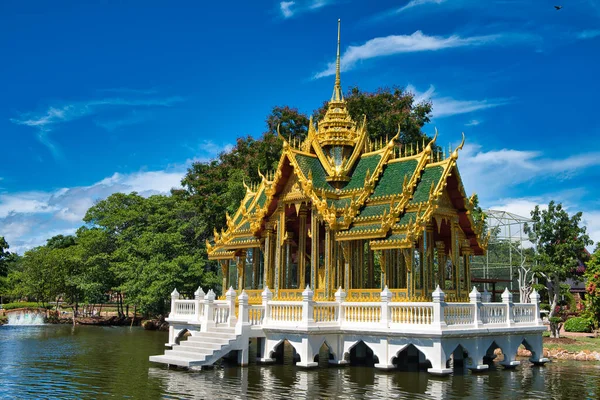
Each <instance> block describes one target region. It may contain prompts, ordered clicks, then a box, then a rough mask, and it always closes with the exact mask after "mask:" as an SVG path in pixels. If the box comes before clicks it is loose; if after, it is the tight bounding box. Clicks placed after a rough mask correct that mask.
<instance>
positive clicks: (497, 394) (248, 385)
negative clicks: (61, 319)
mask: <svg viewBox="0 0 600 400" xmlns="http://www.w3.org/2000/svg"><path fill="white" fill-rule="evenodd" d="M166 340H167V334H166V333H164V332H149V331H144V330H143V329H141V328H124V327H119V328H112V327H91V326H77V327H72V326H65V325H62V326H61V325H46V326H32V327H24V326H16V327H12V326H4V327H0V399H30V398H31V399H57V398H78V399H79V398H105V397H115V398H136V399H156V398H166V399H192V398H198V399H238V398H239V399H241V398H251V399H281V398H288V399H290V400H292V399H294V400H295V399H303V398H308V399H316V398H340V399H373V398H379V399H388V398H410V399H495V398H498V399H499V398H502V399H551V398H552V399H559V398H568V399H594V400H596V399H600V363H593V362H585V363H577V362H564V361H560V362H555V363H551V364H548V365H547V366H545V367H532V366H530V364H529V363H528V362H524V363H523V365H522V366H520V367H518V368H517V369H515V370H504V369H502V368H501V367H500V366H496V365H493V366H492V368H491V369H490V371H488V372H484V373H481V374H471V373H470V372H465V371H459V370H455V373H454V375H452V376H450V377H445V378H438V377H433V376H431V375H429V374H427V373H426V372H416V371H413V372H405V371H402V372H398V371H394V372H383V371H378V370H375V369H373V368H369V367H327V364H324V365H323V367H322V368H318V369H312V370H303V369H300V368H296V367H294V366H293V365H291V364H290V361H291V360H290V359H289V357H288V358H287V359H286V362H285V363H284V364H277V365H269V366H263V365H250V366H249V367H246V368H240V367H237V366H235V365H227V364H225V363H223V364H222V365H220V366H217V367H215V368H213V369H208V370H203V371H187V370H182V369H168V368H166V367H163V366H160V365H155V364H151V363H149V362H148V356H150V355H153V354H162V352H163V351H164V343H165V342H166ZM323 359H324V358H323Z"/></svg>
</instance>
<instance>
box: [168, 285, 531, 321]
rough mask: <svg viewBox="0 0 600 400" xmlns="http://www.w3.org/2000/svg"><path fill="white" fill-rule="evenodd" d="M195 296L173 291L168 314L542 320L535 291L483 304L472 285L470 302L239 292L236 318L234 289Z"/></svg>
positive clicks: (436, 296) (185, 317)
mask: <svg viewBox="0 0 600 400" xmlns="http://www.w3.org/2000/svg"><path fill="white" fill-rule="evenodd" d="M194 294H195V299H194V300H183V299H180V295H179V293H178V292H177V291H176V290H175V291H173V293H172V294H171V314H170V315H169V318H170V319H172V320H175V321H185V322H187V323H200V324H201V325H202V327H203V328H202V329H209V327H210V326H214V325H215V324H229V325H230V326H236V324H237V323H238V322H239V323H242V324H245V325H249V326H256V327H260V326H274V327H277V326H278V325H283V326H285V325H286V324H288V323H293V324H295V325H298V323H301V324H303V326H305V327H306V328H307V329H311V327H315V328H318V327H319V326H323V327H325V326H326V327H328V328H331V327H336V326H337V327H340V328H343V327H344V326H345V325H348V326H349V327H350V328H351V327H352V326H354V325H358V326H362V327H364V329H371V330H388V329H391V330H394V329H400V326H403V325H415V326H421V327H424V329H427V330H437V331H443V330H444V329H447V328H448V327H451V328H452V329H456V328H457V327H460V328H462V329H467V328H473V329H477V328H482V327H486V326H490V327H499V326H513V324H519V326H523V325H527V326H528V325H532V326H536V325H539V324H540V322H539V317H538V308H539V304H538V303H539V295H537V293H534V295H533V296H532V301H533V302H532V303H512V298H511V297H510V293H509V292H508V291H505V293H504V294H503V302H502V303H490V302H481V299H482V297H486V296H481V295H480V293H479V292H478V291H477V289H476V288H473V291H472V292H471V293H470V300H471V302H470V303H446V302H445V301H444V293H443V292H442V291H441V290H436V292H434V293H433V295H432V297H433V302H392V301H390V299H391V296H389V294H390V293H389V290H388V289H384V290H383V291H382V292H381V301H379V302H346V301H345V299H346V294H345V292H344V291H343V290H342V289H341V288H340V289H339V290H338V291H337V292H336V295H335V297H336V301H313V300H312V299H313V293H312V291H311V290H310V289H309V288H307V289H306V290H305V291H304V292H303V301H273V300H272V295H271V292H270V291H269V290H268V289H265V291H264V292H263V293H262V300H263V302H262V304H259V305H249V304H248V296H247V294H246V293H243V294H242V295H241V297H240V298H239V303H240V305H241V306H240V312H242V314H240V316H239V320H236V318H235V316H236V311H235V307H236V305H235V298H236V295H235V292H234V291H233V289H230V290H229V291H228V296H226V297H228V299H227V300H222V301H216V300H215V293H214V292H213V291H212V290H209V292H208V293H206V294H205V293H204V292H203V291H202V290H201V289H200V288H198V290H197V291H196V293H194ZM536 295H537V297H536ZM486 300H487V299H486ZM242 303H243V304H242ZM246 313H247V315H246ZM361 329H362V328H361Z"/></svg>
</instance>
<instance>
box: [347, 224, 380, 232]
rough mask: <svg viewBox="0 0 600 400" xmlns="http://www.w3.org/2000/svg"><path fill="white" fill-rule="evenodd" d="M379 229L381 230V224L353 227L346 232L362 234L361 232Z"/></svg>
mask: <svg viewBox="0 0 600 400" xmlns="http://www.w3.org/2000/svg"><path fill="white" fill-rule="evenodd" d="M379 228H381V224H371V225H363V226H353V227H352V228H350V229H348V230H347V231H346V232H361V231H368V230H370V229H379Z"/></svg>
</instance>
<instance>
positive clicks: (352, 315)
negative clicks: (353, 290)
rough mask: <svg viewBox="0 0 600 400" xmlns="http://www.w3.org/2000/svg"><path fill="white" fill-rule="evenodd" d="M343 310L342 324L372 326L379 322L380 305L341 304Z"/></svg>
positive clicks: (361, 303)
mask: <svg viewBox="0 0 600 400" xmlns="http://www.w3.org/2000/svg"><path fill="white" fill-rule="evenodd" d="M340 305H341V307H343V308H344V321H341V322H342V323H344V322H349V323H353V324H361V323H364V324H372V323H379V322H380V321H381V303H366V302H365V303H363V302H356V303H354V302H352V303H350V302H348V303H341V304H340Z"/></svg>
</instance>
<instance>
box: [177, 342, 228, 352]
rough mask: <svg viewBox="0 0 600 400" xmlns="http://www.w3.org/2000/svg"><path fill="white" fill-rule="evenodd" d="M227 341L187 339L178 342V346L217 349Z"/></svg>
mask: <svg viewBox="0 0 600 400" xmlns="http://www.w3.org/2000/svg"><path fill="white" fill-rule="evenodd" d="M226 344H227V343H209V342H190V341H188V340H186V341H184V342H181V343H179V346H178V347H189V348H192V349H211V350H219V349H221V347H223V346H224V345H226Z"/></svg>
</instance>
